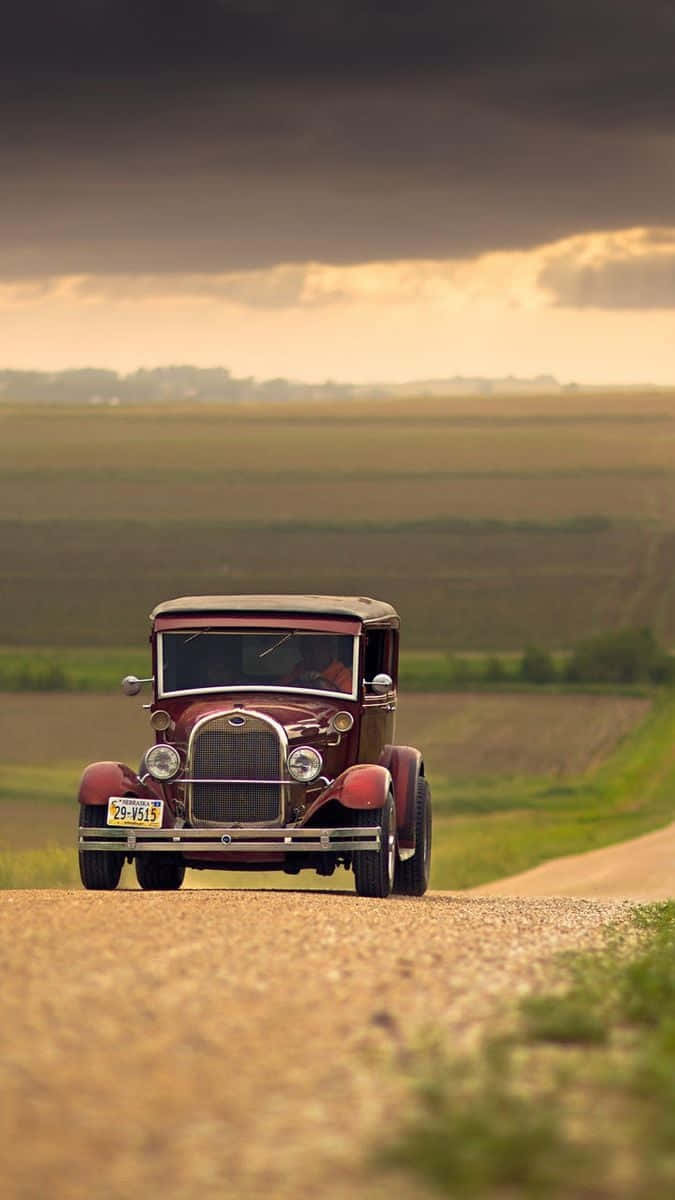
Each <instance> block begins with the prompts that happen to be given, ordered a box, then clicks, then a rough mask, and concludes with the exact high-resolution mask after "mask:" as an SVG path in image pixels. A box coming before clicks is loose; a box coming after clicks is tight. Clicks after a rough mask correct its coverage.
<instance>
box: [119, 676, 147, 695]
mask: <svg viewBox="0 0 675 1200" xmlns="http://www.w3.org/2000/svg"><path fill="white" fill-rule="evenodd" d="M153 682H154V680H153V678H152V676H151V677H150V679H139V678H138V676H137V675H125V676H124V679H123V680H122V691H123V692H124V695H125V696H137V695H138V693H139V692H140V690H141V688H142V686H143V684H144V683H153Z"/></svg>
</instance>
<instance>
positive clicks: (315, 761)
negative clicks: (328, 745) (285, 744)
mask: <svg viewBox="0 0 675 1200" xmlns="http://www.w3.org/2000/svg"><path fill="white" fill-rule="evenodd" d="M322 766H323V759H322V757H321V755H320V754H319V751H318V750H314V749H312V747H311V746H298V748H297V750H291V753H290V754H289V756H288V770H289V772H290V774H291V775H292V776H293V778H294V779H297V781H298V783H311V782H312V780H313V779H316V777H317V775H320V774H321V768H322Z"/></svg>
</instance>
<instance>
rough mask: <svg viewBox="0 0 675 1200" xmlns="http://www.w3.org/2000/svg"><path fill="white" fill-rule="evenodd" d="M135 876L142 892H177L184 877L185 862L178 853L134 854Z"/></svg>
mask: <svg viewBox="0 0 675 1200" xmlns="http://www.w3.org/2000/svg"><path fill="white" fill-rule="evenodd" d="M136 878H137V880H138V886H139V887H141V888H143V891H144V892H177V891H178V889H179V887H180V885H181V884H182V882H183V880H184V878H185V863H184V862H183V860H182V858H181V857H180V855H178V854H163V853H162V851H161V850H159V851H157V853H156V854H137V855H136Z"/></svg>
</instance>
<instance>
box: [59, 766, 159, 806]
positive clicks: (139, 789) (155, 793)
mask: <svg viewBox="0 0 675 1200" xmlns="http://www.w3.org/2000/svg"><path fill="white" fill-rule="evenodd" d="M110 796H137V797H138V799H139V800H150V799H153V800H161V799H162V793H161V792H160V790H159V788H155V787H153V786H152V785H150V786H148V785H147V784H145V783H141V780H140V779H139V777H138V775H137V774H136V772H135V771H132V769H131V767H128V766H127V765H126V763H117V762H98V763H90V765H89V766H88V767H85V770H84V773H83V775H82V779H81V780H80V789H79V792H78V795H77V798H78V801H79V802H80V804H107V803H108V800H109V798H110Z"/></svg>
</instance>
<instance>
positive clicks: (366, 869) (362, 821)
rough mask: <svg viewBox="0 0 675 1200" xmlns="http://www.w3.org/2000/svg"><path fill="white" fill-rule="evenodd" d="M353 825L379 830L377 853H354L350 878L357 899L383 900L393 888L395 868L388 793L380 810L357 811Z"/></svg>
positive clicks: (392, 817)
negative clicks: (352, 876) (366, 897)
mask: <svg viewBox="0 0 675 1200" xmlns="http://www.w3.org/2000/svg"><path fill="white" fill-rule="evenodd" d="M354 824H355V825H356V826H358V827H359V828H361V829H368V828H370V827H372V826H377V825H379V826H380V827H381V830H382V835H381V840H380V849H379V850H357V851H355V853H354V878H355V880H356V891H357V893H358V895H359V896H378V897H380V898H381V899H384V898H385V897H386V896H388V895H389V894H390V892H391V890H392V888H393V886H394V871H395V868H396V809H395V807H394V797H393V796H392V794H391V792H390V793H389V795H388V796H387V799H386V802H385V804H384V807H383V808H374V809H373V808H366V809H357V810H356V811H355V813H354Z"/></svg>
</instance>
